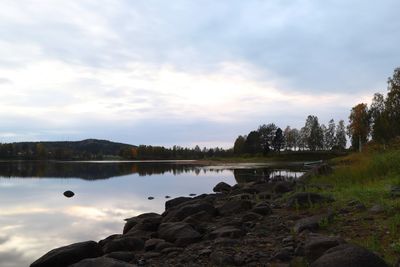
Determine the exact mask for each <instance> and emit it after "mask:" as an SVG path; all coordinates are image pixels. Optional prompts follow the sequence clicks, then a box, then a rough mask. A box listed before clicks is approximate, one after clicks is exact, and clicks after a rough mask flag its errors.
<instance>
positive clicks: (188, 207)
mask: <svg viewBox="0 0 400 267" xmlns="http://www.w3.org/2000/svg"><path fill="white" fill-rule="evenodd" d="M201 211H203V212H206V213H208V214H209V215H211V216H214V215H215V214H216V212H217V210H216V209H215V208H214V206H213V205H211V204H210V203H208V202H206V201H202V200H200V201H198V202H196V203H190V204H185V205H179V206H178V207H176V208H174V209H170V210H169V211H168V212H167V213H166V214H165V216H164V218H163V222H177V221H182V220H184V219H185V218H186V217H188V216H190V215H194V214H196V213H198V212H201Z"/></svg>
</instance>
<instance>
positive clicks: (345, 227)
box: [307, 150, 400, 263]
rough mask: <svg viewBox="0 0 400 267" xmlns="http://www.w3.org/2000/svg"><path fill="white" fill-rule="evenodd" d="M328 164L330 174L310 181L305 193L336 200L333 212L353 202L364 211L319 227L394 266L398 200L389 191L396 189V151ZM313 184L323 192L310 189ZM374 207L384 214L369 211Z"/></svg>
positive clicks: (399, 159)
mask: <svg viewBox="0 0 400 267" xmlns="http://www.w3.org/2000/svg"><path fill="white" fill-rule="evenodd" d="M331 163H332V164H334V165H335V167H334V168H335V169H334V172H333V173H332V174H331V175H327V176H317V177H312V178H310V179H309V180H308V181H307V184H308V185H309V186H308V187H307V190H308V191H314V192H319V193H325V194H326V193H328V194H331V195H332V196H333V197H334V198H335V199H336V201H335V202H334V203H332V204H331V207H332V208H334V209H335V210H337V211H339V210H341V209H343V208H346V207H347V208H348V206H347V204H348V203H349V202H350V201H353V200H357V201H359V202H361V203H362V204H364V205H365V206H366V207H367V210H358V211H357V210H356V211H351V212H350V213H346V214H342V215H340V213H338V214H339V215H338V216H337V217H336V218H335V223H334V224H324V225H323V226H324V227H322V228H323V229H324V230H326V231H327V232H331V233H336V234H340V235H341V236H343V237H345V238H346V239H348V240H349V241H350V242H353V243H357V244H360V245H361V246H364V247H366V248H368V249H370V250H372V251H374V252H376V253H378V254H380V255H382V256H383V257H384V258H385V259H386V261H387V262H389V263H394V262H395V261H396V260H397V259H398V258H399V257H400V197H397V198H394V197H392V196H391V194H390V189H391V187H392V186H400V150H386V151H370V152H365V153H354V154H350V155H347V156H345V157H340V158H335V159H333V160H331ZM315 184H319V185H323V186H321V187H320V188H325V189H318V187H315V186H311V185H315ZM326 188H329V189H326ZM375 204H379V205H381V206H382V207H383V208H384V212H382V213H379V214H373V213H371V212H369V211H368V209H369V208H371V207H372V206H373V205H375Z"/></svg>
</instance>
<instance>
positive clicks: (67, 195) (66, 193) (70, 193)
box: [64, 190, 75, 198]
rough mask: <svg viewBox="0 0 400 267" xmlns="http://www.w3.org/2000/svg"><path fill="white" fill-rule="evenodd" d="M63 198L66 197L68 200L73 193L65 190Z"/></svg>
mask: <svg viewBox="0 0 400 267" xmlns="http://www.w3.org/2000/svg"><path fill="white" fill-rule="evenodd" d="M64 196H65V197H67V198H70V197H73V196H75V193H74V192H72V191H70V190H67V191H65V192H64Z"/></svg>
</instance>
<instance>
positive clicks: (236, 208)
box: [218, 200, 253, 216]
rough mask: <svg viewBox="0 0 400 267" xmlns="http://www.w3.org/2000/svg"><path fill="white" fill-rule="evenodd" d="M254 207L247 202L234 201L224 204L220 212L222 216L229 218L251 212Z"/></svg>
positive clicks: (219, 209)
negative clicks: (228, 216)
mask: <svg viewBox="0 0 400 267" xmlns="http://www.w3.org/2000/svg"><path fill="white" fill-rule="evenodd" d="M252 206H253V205H252V203H251V202H250V201H247V200H232V201H228V202H226V203H224V204H223V205H222V206H221V207H219V208H218V212H219V213H220V214H221V215H222V216H227V215H231V214H238V213H241V212H244V211H247V210H250V209H251V208H252Z"/></svg>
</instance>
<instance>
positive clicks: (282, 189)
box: [274, 181, 293, 194]
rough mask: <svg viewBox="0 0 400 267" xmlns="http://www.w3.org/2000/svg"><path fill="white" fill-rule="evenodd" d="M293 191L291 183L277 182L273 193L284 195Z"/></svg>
mask: <svg viewBox="0 0 400 267" xmlns="http://www.w3.org/2000/svg"><path fill="white" fill-rule="evenodd" d="M290 191H293V183H291V182H285V181H282V182H277V183H276V184H275V186H274V192H275V193H276V194H284V193H287V192H290Z"/></svg>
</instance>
